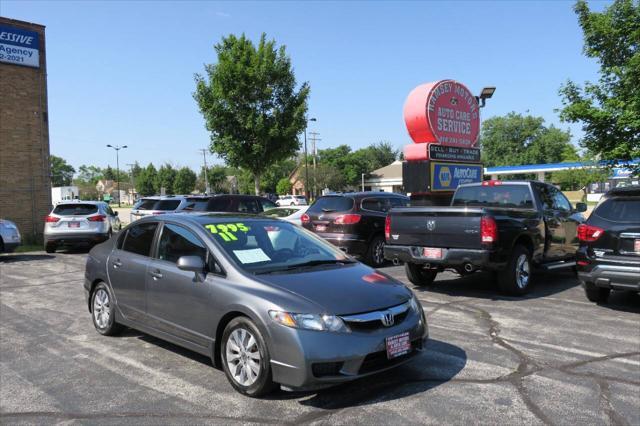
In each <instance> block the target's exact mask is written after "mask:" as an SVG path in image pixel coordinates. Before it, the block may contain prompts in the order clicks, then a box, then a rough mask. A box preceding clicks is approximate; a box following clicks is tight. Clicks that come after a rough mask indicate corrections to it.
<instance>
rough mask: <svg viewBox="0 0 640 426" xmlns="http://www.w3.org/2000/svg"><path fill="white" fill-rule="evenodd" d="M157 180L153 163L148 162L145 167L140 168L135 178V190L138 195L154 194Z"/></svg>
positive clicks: (156, 191) (156, 189)
mask: <svg viewBox="0 0 640 426" xmlns="http://www.w3.org/2000/svg"><path fill="white" fill-rule="evenodd" d="M157 180H158V172H157V170H156V168H155V166H154V165H153V163H149V165H148V166H147V167H145V168H144V169H142V171H141V172H140V174H139V175H138V178H137V179H136V190H137V191H138V194H140V195H145V196H146V195H155V194H157V193H158V187H157V186H156V182H157Z"/></svg>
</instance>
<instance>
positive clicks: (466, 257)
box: [384, 245, 503, 269]
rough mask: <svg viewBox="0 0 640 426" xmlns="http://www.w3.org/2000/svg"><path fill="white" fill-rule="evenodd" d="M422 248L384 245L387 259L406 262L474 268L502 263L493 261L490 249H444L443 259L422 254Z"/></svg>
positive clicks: (489, 266)
mask: <svg viewBox="0 0 640 426" xmlns="http://www.w3.org/2000/svg"><path fill="white" fill-rule="evenodd" d="M422 248H423V247H418V246H394V245H386V246H385V247H384V258H385V259H387V260H399V261H401V262H405V263H415V264H423V265H424V264H427V263H428V264H431V265H438V266H442V267H456V266H463V265H466V264H471V265H473V266H474V269H499V268H500V267H501V266H503V265H502V264H501V263H497V262H493V261H492V255H493V252H492V251H490V250H473V249H452V248H443V249H442V259H433V258H429V257H424V256H422Z"/></svg>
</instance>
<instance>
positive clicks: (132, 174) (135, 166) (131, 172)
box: [129, 161, 142, 182]
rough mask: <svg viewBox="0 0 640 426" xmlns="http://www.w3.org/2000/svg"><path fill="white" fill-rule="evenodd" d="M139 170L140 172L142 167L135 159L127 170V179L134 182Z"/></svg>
mask: <svg viewBox="0 0 640 426" xmlns="http://www.w3.org/2000/svg"><path fill="white" fill-rule="evenodd" d="M141 172H142V167H140V164H139V163H138V162H137V161H136V162H134V163H133V165H132V166H131V169H130V170H129V179H131V181H133V182H135V181H136V179H137V178H138V175H139V174H140V173H141Z"/></svg>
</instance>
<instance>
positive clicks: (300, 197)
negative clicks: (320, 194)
mask: <svg viewBox="0 0 640 426" xmlns="http://www.w3.org/2000/svg"><path fill="white" fill-rule="evenodd" d="M296 200H306V198H305V197H304V195H296Z"/></svg>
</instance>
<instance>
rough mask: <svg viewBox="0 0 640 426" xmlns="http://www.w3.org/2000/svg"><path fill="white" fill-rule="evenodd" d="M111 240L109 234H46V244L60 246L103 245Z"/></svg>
mask: <svg viewBox="0 0 640 426" xmlns="http://www.w3.org/2000/svg"><path fill="white" fill-rule="evenodd" d="M108 239H109V234H104V233H96V232H87V233H84V232H76V233H67V234H64V233H59V234H45V235H44V243H45V245H46V244H49V243H55V244H58V245H75V244H93V243H101V242H103V241H107V240H108Z"/></svg>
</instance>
